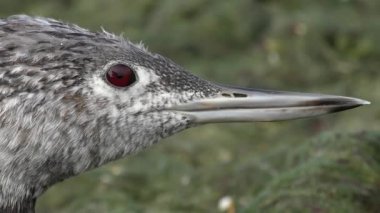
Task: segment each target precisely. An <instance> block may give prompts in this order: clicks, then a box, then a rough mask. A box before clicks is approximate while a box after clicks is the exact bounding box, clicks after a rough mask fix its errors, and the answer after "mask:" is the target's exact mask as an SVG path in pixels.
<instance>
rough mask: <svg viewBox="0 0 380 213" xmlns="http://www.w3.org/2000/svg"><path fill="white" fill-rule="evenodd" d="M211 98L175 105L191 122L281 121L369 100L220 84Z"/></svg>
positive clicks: (349, 106) (333, 110)
mask: <svg viewBox="0 0 380 213" xmlns="http://www.w3.org/2000/svg"><path fill="white" fill-rule="evenodd" d="M217 87H218V88H220V91H221V92H220V93H218V94H217V95H216V96H214V97H211V98H205V99H199V100H196V101H193V102H189V103H185V104H181V105H177V106H174V107H172V108H171V110H175V111H179V112H181V113H184V114H186V115H188V116H190V117H192V118H193V119H194V122H195V123H215V122H242V121H243V122H249V121H281V120H290V119H298V118H306V117H313V116H317V115H323V114H328V113H334V112H339V111H343V110H347V109H352V108H355V107H358V106H362V105H367V104H370V102H368V101H365V100H361V99H357V98H350V97H343V96H333V95H322V94H310V93H297V92H282V91H271V90H258V89H245V88H235V87H227V86H220V85H217Z"/></svg>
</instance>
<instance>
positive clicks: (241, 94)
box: [233, 93, 248, 98]
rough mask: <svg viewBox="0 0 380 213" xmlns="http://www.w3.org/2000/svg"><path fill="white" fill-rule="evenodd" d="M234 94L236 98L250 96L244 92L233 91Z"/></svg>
mask: <svg viewBox="0 0 380 213" xmlns="http://www.w3.org/2000/svg"><path fill="white" fill-rule="evenodd" d="M233 95H234V97H235V98H246V97H248V95H247V94H243V93H233Z"/></svg>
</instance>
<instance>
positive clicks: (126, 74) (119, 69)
mask: <svg viewBox="0 0 380 213" xmlns="http://www.w3.org/2000/svg"><path fill="white" fill-rule="evenodd" d="M106 79H107V81H108V82H109V83H110V84H112V85H114V86H117V87H127V86H130V85H131V84H133V83H134V82H135V81H136V75H135V72H134V71H133V70H132V69H131V68H130V67H128V66H126V65H124V64H117V65H113V66H112V67H110V68H109V69H108V71H107V73H106Z"/></svg>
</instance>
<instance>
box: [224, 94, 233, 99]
mask: <svg viewBox="0 0 380 213" xmlns="http://www.w3.org/2000/svg"><path fill="white" fill-rule="evenodd" d="M222 96H223V97H228V98H231V97H232V95H231V94H229V93H222Z"/></svg>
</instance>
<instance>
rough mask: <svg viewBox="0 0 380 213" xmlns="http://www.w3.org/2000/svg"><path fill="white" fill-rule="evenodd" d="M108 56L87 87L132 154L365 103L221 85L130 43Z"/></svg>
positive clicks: (344, 98) (327, 96) (331, 97)
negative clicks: (179, 138) (170, 140)
mask: <svg viewBox="0 0 380 213" xmlns="http://www.w3.org/2000/svg"><path fill="white" fill-rule="evenodd" d="M109 51H111V50H109ZM112 51H115V50H112ZM103 55H106V54H103ZM111 55H112V57H111V56H110V57H105V58H106V60H105V62H104V65H102V66H100V67H101V69H97V70H96V71H95V72H93V73H92V77H91V78H89V79H90V81H89V82H88V85H90V87H91V89H92V93H93V94H95V95H96V97H102V98H103V99H104V101H103V103H104V104H106V105H107V107H102V108H101V109H99V111H102V110H105V111H106V114H107V116H108V118H112V119H115V121H114V123H115V124H118V125H122V126H119V127H118V129H120V130H121V132H119V133H117V134H116V135H119V136H121V135H123V134H125V135H124V137H122V136H121V139H122V140H123V141H124V143H125V144H126V145H127V146H130V147H133V148H132V150H134V149H139V148H141V147H145V146H148V145H151V144H152V143H154V142H155V141H157V140H158V139H161V138H163V137H166V136H169V135H172V134H174V133H176V132H178V131H180V130H183V129H186V128H188V127H191V126H194V125H199V124H204V123H214V122H241V121H245V122H246V121H277V120H288V119H297V118H305V117H311V116H317V115H322V114H326V113H332V112H337V111H342V110H346V109H350V108H354V107H357V106H360V105H363V104H367V103H368V102H366V101H363V100H360V99H356V98H349V97H342V96H332V95H321V94H309V93H296V92H280V91H269V90H258V89H247V88H238V87H230V86H222V85H220V84H215V83H211V82H209V81H206V80H202V79H200V78H198V77H196V76H194V75H192V74H190V73H188V72H187V71H185V70H184V69H183V68H182V67H180V66H179V65H177V64H175V63H174V62H172V61H171V60H169V59H167V58H164V57H162V56H160V55H158V54H154V53H150V52H147V51H146V50H145V49H144V48H139V47H137V46H134V45H129V46H126V47H125V48H124V49H123V48H120V49H119V50H118V52H114V53H113V54H111ZM114 56H117V57H114ZM120 118H122V119H121V120H118V119H120ZM112 119H111V120H112ZM117 120H118V121H117ZM134 144H138V146H131V145H134Z"/></svg>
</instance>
